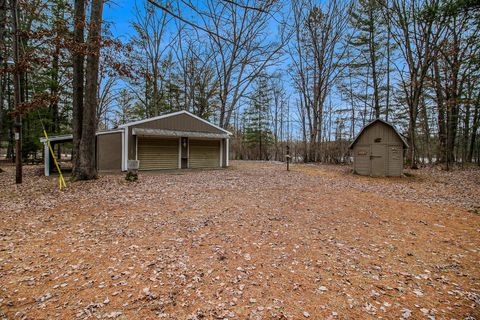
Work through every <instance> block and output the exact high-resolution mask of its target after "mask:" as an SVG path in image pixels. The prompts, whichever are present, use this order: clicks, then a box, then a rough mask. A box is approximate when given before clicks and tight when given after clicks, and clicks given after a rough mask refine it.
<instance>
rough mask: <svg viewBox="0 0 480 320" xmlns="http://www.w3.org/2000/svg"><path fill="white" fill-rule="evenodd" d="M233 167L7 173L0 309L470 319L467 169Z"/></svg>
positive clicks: (101, 314)
mask: <svg viewBox="0 0 480 320" xmlns="http://www.w3.org/2000/svg"><path fill="white" fill-rule="evenodd" d="M233 165H234V168H232V169H229V170H214V171H186V172H182V174H175V175H173V174H168V173H166V174H152V175H148V174H140V179H139V181H138V182H137V183H134V184H130V183H126V182H125V181H124V180H123V175H110V176H105V177H101V178H100V179H99V180H96V181H90V182H78V183H73V184H71V185H70V186H69V188H68V189H67V190H66V191H65V192H63V193H60V192H58V191H57V190H56V181H55V179H49V178H44V177H39V176H35V175H33V174H32V170H33V169H30V168H26V177H25V184H24V185H22V186H15V185H14V184H13V183H12V182H13V178H12V177H13V172H11V171H8V170H7V173H5V174H2V176H0V186H1V187H2V188H3V189H2V190H6V191H5V192H2V194H0V218H1V221H2V224H1V225H0V310H1V311H0V315H2V312H3V313H5V314H6V316H8V317H12V318H14V317H18V318H21V317H26V318H39V319H41V318H45V317H47V315H48V316H50V317H54V318H72V319H75V318H77V319H86V318H100V319H102V318H103V319H122V320H123V319H135V318H163V319H224V318H229V319H301V318H312V319H318V318H320V319H337V318H347V317H349V318H358V319H361V318H380V317H381V318H384V319H385V318H389V319H390V318H391V319H399V318H404V319H408V318H410V319H417V318H426V319H433V318H435V317H436V318H438V319H441V318H468V317H473V316H475V315H477V314H478V306H479V304H480V303H479V302H480V295H479V292H480V287H479V284H478V277H479V274H478V261H479V260H480V251H479V249H478V248H479V243H480V241H479V240H480V233H479V230H480V217H478V216H477V215H473V214H471V213H469V212H467V211H466V210H465V209H463V208H468V207H469V206H471V205H478V203H479V199H478V197H479V196H478V194H476V195H475V196H472V194H474V191H475V190H477V191H478V186H475V181H478V180H476V179H478V173H477V172H471V173H469V174H470V176H471V177H472V179H473V182H468V181H463V180H464V179H465V174H464V173H462V172H459V173H457V175H456V174H455V173H445V174H444V173H443V172H432V173H430V172H429V171H423V170H420V171H416V172H415V175H416V178H414V179H411V178H403V179H372V178H368V177H358V176H352V175H349V174H348V173H347V172H346V170H348V169H346V168H345V167H335V166H310V165H308V166H307V165H296V166H294V167H293V170H292V171H290V172H286V171H285V170H284V169H285V168H284V167H283V165H281V164H275V163H258V162H236V163H234V164H233ZM297 169H298V170H297ZM326 170H328V174H325V172H326ZM315 172H317V173H318V174H315ZM457 180H462V182H458V181H457ZM456 184H457V185H458V186H461V187H462V188H466V189H465V191H462V190H458V189H457V190H456V189H454V187H455V185H456ZM475 188H476V189H475ZM423 189H425V190H423ZM452 190H456V192H455V193H456V194H452V195H448V193H449V192H451V191H452ZM467 197H470V199H468V200H466V198H467ZM447 203H448V206H446V204H447ZM437 204H440V205H437Z"/></svg>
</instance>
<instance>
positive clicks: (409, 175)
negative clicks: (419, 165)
mask: <svg viewBox="0 0 480 320" xmlns="http://www.w3.org/2000/svg"><path fill="white" fill-rule="evenodd" d="M403 174H404V175H405V177H407V178H415V175H414V174H413V173H410V172H404V173H403Z"/></svg>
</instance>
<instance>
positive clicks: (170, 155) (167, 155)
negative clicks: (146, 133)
mask: <svg viewBox="0 0 480 320" xmlns="http://www.w3.org/2000/svg"><path fill="white" fill-rule="evenodd" d="M137 152H138V160H140V170H162V169H178V139H159V138H150V137H148V138H147V137H139V138H138V149H137Z"/></svg>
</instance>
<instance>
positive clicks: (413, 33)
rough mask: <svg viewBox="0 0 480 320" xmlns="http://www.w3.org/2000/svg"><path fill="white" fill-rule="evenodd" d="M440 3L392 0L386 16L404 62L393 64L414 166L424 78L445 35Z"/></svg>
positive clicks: (436, 0)
mask: <svg viewBox="0 0 480 320" xmlns="http://www.w3.org/2000/svg"><path fill="white" fill-rule="evenodd" d="M440 3H441V1H440V0H392V2H391V4H390V7H389V8H387V17H388V19H389V20H390V23H391V26H392V33H391V35H392V38H393V40H394V41H395V43H396V45H397V46H398V48H399V50H400V52H401V55H402V57H403V60H402V61H401V62H397V63H396V67H397V70H398V74H399V76H400V82H401V88H402V92H403V95H404V97H405V103H406V105H407V113H408V140H409V144H410V146H409V149H408V150H409V151H408V160H409V162H410V166H411V167H412V168H416V167H417V163H416V162H417V157H416V153H415V152H416V127H417V117H418V112H419V105H420V99H421V96H422V93H423V91H424V85H425V78H426V76H427V74H428V70H429V68H430V66H431V64H432V62H433V60H434V57H435V49H436V47H437V46H438V43H439V40H440V39H441V38H442V35H443V32H444V24H443V23H442V22H441V21H439V19H438V18H439V16H438V12H439V7H440Z"/></svg>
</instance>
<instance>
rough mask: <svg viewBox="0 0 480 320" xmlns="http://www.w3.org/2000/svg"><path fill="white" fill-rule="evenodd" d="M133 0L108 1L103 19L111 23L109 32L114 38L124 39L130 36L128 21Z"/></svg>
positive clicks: (131, 14)
mask: <svg viewBox="0 0 480 320" xmlns="http://www.w3.org/2000/svg"><path fill="white" fill-rule="evenodd" d="M134 6H135V0H113V1H109V2H108V3H107V4H106V6H105V8H104V15H103V18H104V20H105V22H108V23H111V31H112V32H113V35H114V36H115V37H119V38H124V39H122V40H125V39H126V37H127V36H128V35H129V34H132V32H133V31H132V28H131V26H130V20H131V19H132V17H133V10H134V9H133V8H134Z"/></svg>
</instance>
